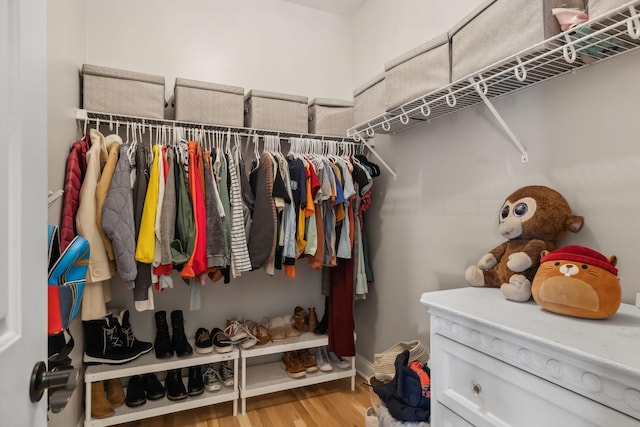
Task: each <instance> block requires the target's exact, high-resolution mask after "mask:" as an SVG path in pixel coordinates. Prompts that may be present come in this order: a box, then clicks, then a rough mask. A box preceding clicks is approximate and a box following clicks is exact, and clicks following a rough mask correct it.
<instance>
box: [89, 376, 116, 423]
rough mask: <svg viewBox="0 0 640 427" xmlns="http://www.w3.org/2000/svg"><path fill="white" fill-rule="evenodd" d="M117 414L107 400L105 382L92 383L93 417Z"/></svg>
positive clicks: (98, 417)
mask: <svg viewBox="0 0 640 427" xmlns="http://www.w3.org/2000/svg"><path fill="white" fill-rule="evenodd" d="M113 414H115V411H114V409H113V405H112V404H111V402H109V401H108V400H107V396H106V394H105V390H104V382H103V381H96V382H94V383H91V418H97V419H100V418H107V417H110V416H112V415H113Z"/></svg>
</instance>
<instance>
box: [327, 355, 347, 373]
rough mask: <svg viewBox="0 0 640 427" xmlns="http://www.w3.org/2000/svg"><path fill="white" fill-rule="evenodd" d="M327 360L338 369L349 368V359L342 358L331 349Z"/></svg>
mask: <svg viewBox="0 0 640 427" xmlns="http://www.w3.org/2000/svg"><path fill="white" fill-rule="evenodd" d="M329 361H330V362H331V364H332V365H334V366H335V367H336V368H338V369H349V368H351V361H349V360H347V359H343V358H342V357H340V356H338V355H337V354H335V353H334V352H333V351H330V352H329Z"/></svg>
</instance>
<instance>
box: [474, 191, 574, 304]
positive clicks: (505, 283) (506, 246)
mask: <svg viewBox="0 0 640 427" xmlns="http://www.w3.org/2000/svg"><path fill="white" fill-rule="evenodd" d="M583 224H584V218H583V217H581V216H576V215H572V214H571V209H570V208H569V204H568V203H567V201H566V200H565V199H564V197H562V196H561V195H560V193H558V192H557V191H555V190H552V189H551V188H548V187H544V186H540V185H532V186H528V187H522V188H520V189H518V190H516V191H515V192H514V193H513V194H511V195H510V196H509V197H507V199H506V200H505V202H504V204H503V205H502V208H501V209H500V214H499V221H498V231H499V232H500V234H501V235H502V237H504V238H505V239H507V241H505V242H504V243H502V244H501V245H499V246H497V247H495V248H493V249H492V250H491V251H489V253H487V254H486V255H484V256H483V257H482V258H480V261H478V264H477V265H472V266H469V267H468V268H467V270H466V272H465V279H466V281H467V283H468V284H469V285H471V286H479V287H482V286H485V287H498V286H499V287H500V290H501V291H502V293H503V295H504V296H505V297H506V298H507V299H510V300H512V301H527V300H529V298H531V282H532V281H533V278H534V276H535V274H536V271H537V269H538V266H539V265H540V257H541V254H542V251H544V250H547V251H553V250H555V249H556V242H557V241H558V240H560V239H561V238H562V236H564V234H565V232H566V231H567V230H568V231H571V232H573V233H577V232H578V231H580V229H581V228H582V226H583Z"/></svg>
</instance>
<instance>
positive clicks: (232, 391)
mask: <svg viewBox="0 0 640 427" xmlns="http://www.w3.org/2000/svg"><path fill="white" fill-rule="evenodd" d="M191 345H192V347H193V342H191ZM239 355H240V352H239V351H238V349H236V348H234V349H233V351H231V352H229V353H216V352H215V351H214V352H212V353H209V354H198V353H196V352H195V351H194V353H193V354H192V355H191V356H186V357H177V356H175V355H174V356H173V357H171V358H167V359H158V358H156V356H155V353H154V351H153V350H152V351H150V352H149V353H147V354H145V355H142V356H140V357H139V358H137V359H136V360H133V361H131V362H128V363H126V364H124V365H91V366H88V367H87V369H86V371H85V374H84V381H85V388H86V391H85V421H84V425H85V427H98V426H109V425H114V424H120V423H125V422H129V421H135V420H139V419H143V418H151V417H155V416H158V415H164V414H169V413H172V412H178V411H185V410H187V409H194V408H199V407H202V406H208V405H214V404H217V403H222V402H233V415H234V416H235V415H237V413H238V396H239V393H238V358H239ZM226 361H233V387H222V388H221V389H220V390H219V391H216V392H208V391H206V390H205V391H204V393H202V394H200V395H198V396H188V397H187V398H185V399H182V400H178V401H172V400H169V399H168V398H167V397H166V396H165V397H163V398H162V399H158V400H147V402H146V403H145V404H144V405H142V406H138V407H137V408H129V407H128V406H126V404H123V405H122V406H120V407H119V408H116V409H115V414H114V415H112V416H110V417H107V418H101V419H97V418H91V384H92V383H94V382H96V381H104V380H109V379H112V378H126V377H131V376H133V375H142V374H146V373H149V372H154V373H156V372H164V371H167V370H170V369H178V368H187V367H189V366H197V365H206V364H208V363H217V362H226ZM183 381H184V383H185V386H186V385H187V383H188V380H187V378H183ZM123 388H124V386H123ZM125 394H126V388H125Z"/></svg>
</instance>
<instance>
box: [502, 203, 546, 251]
mask: <svg viewBox="0 0 640 427" xmlns="http://www.w3.org/2000/svg"><path fill="white" fill-rule="evenodd" d="M537 207H538V205H537V203H536V201H535V199H533V198H532V197H523V198H521V199H518V200H516V201H515V202H511V201H509V200H507V201H505V202H504V205H502V208H501V209H500V218H499V225H498V231H499V232H500V234H501V235H502V237H504V238H505V239H509V240H512V239H517V238H518V237H520V236H522V231H523V230H524V223H526V222H527V221H528V220H530V219H531V218H533V217H534V215H535V213H536V210H537Z"/></svg>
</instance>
